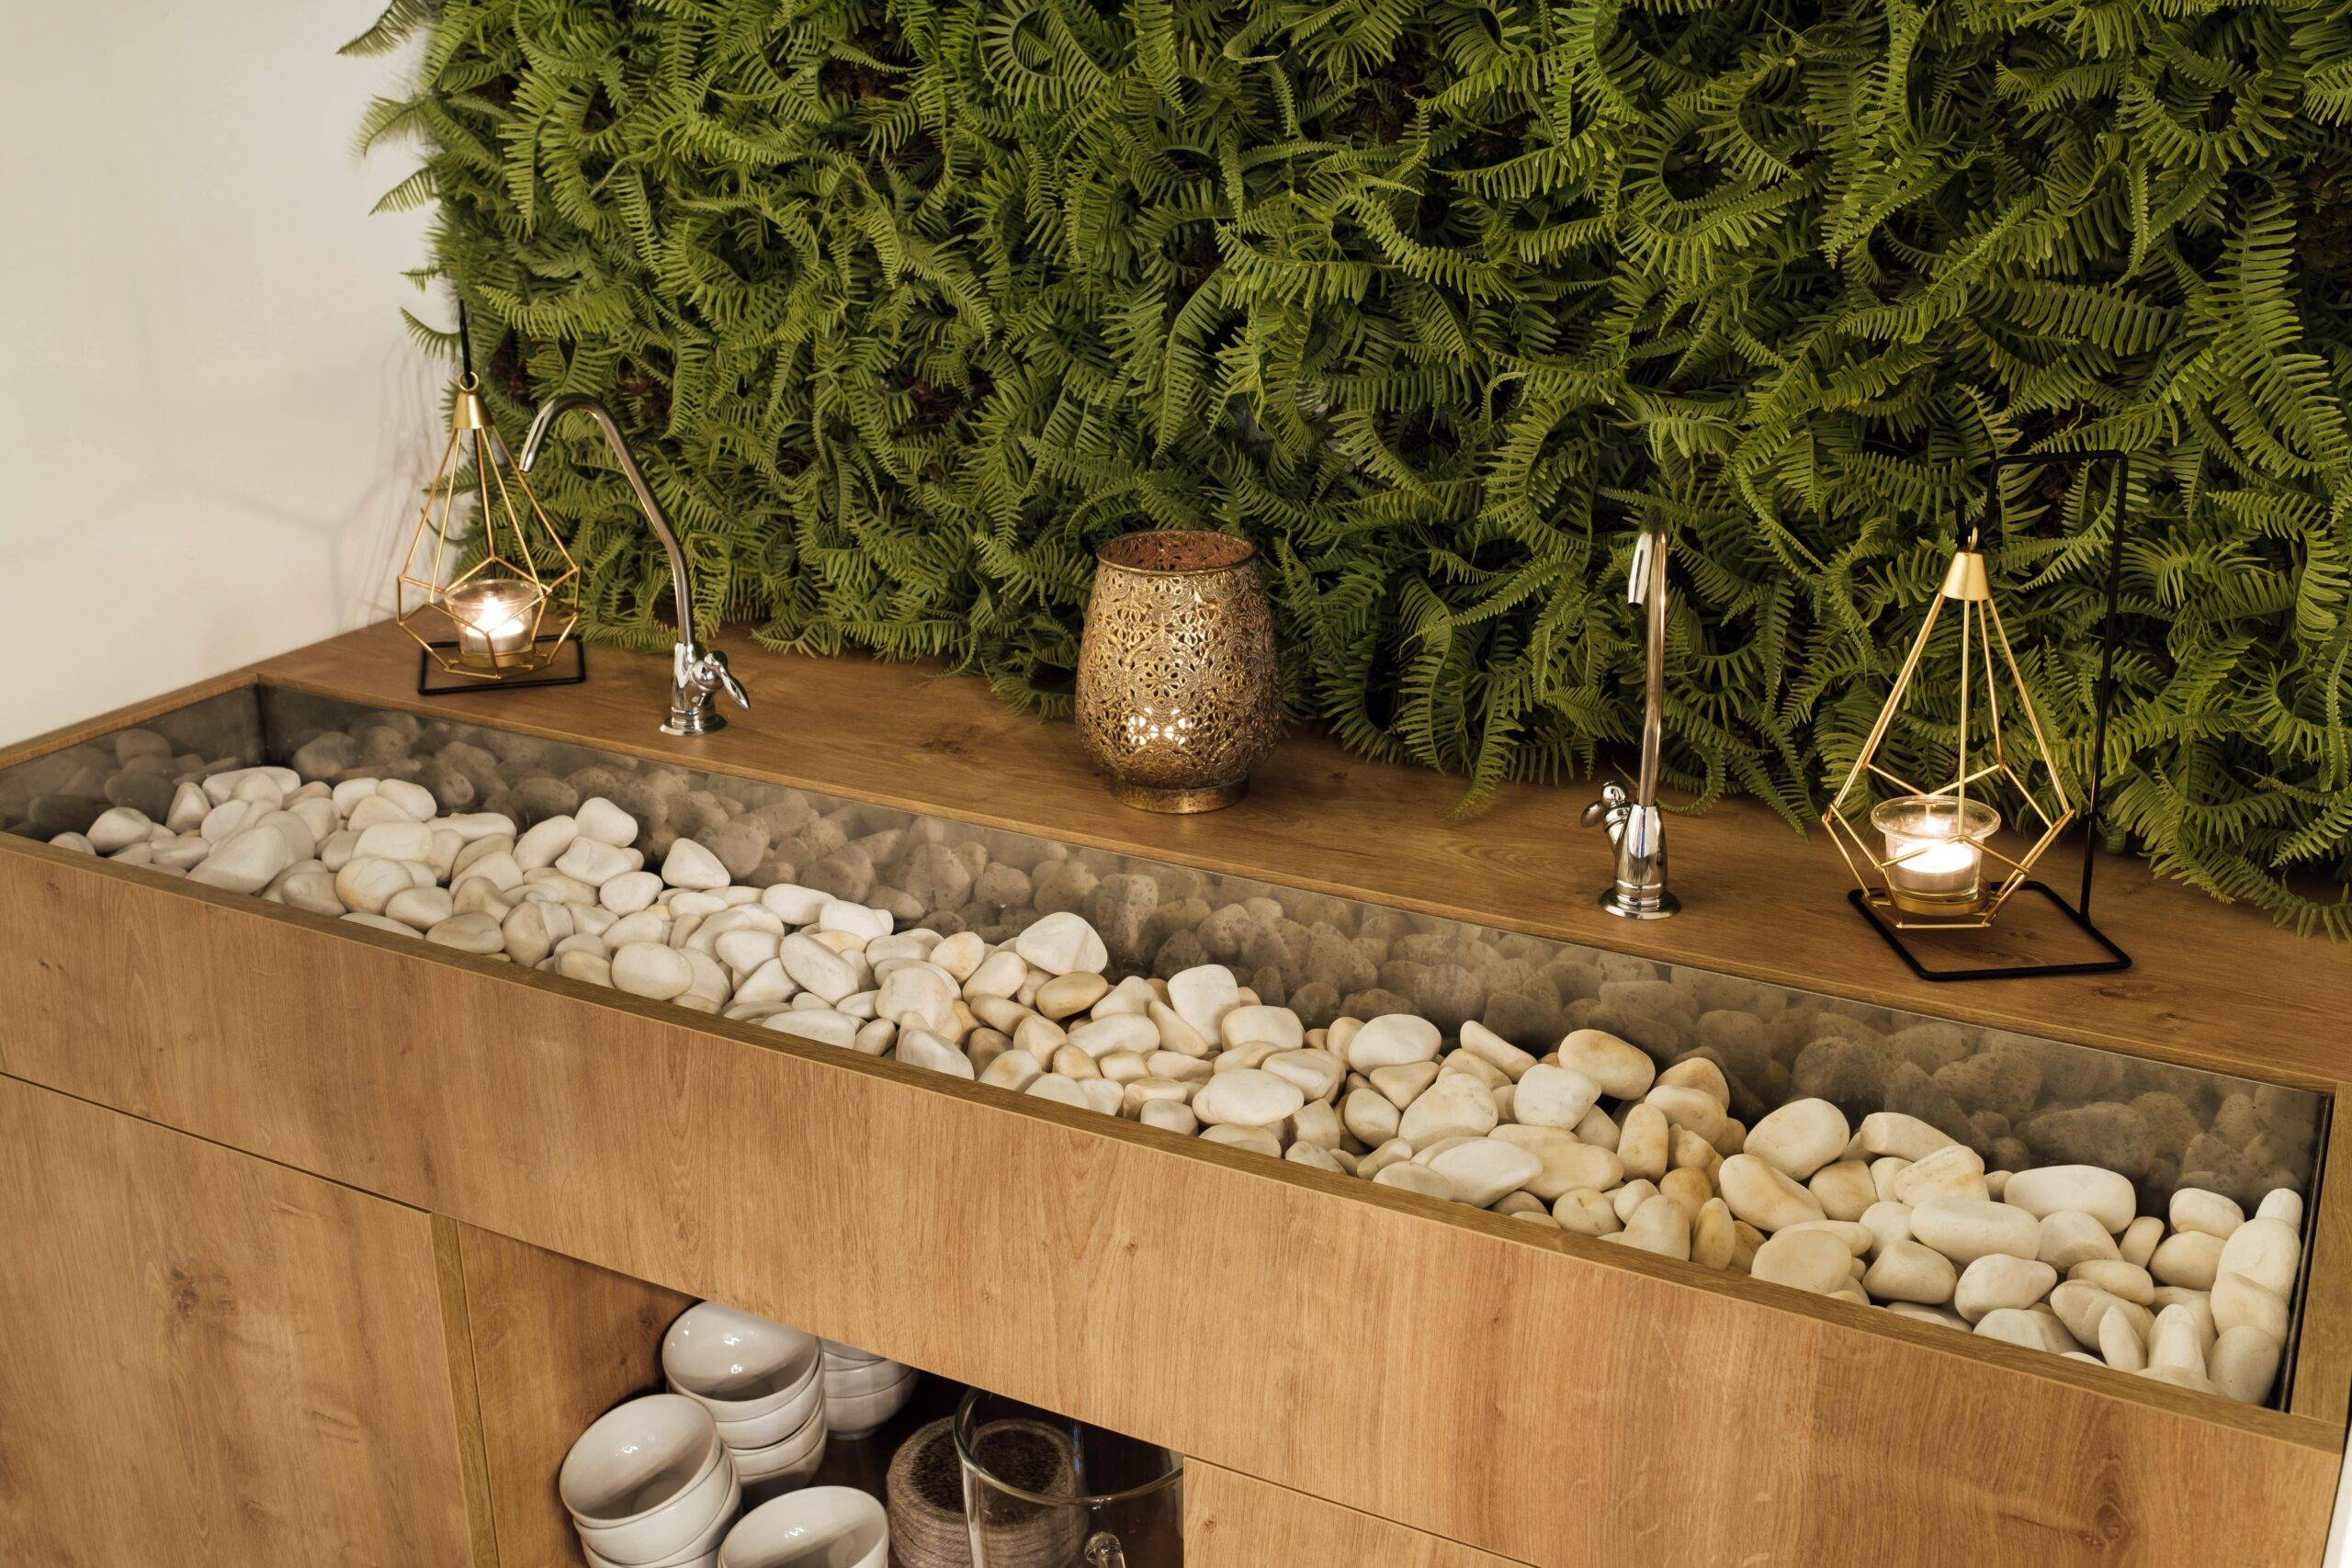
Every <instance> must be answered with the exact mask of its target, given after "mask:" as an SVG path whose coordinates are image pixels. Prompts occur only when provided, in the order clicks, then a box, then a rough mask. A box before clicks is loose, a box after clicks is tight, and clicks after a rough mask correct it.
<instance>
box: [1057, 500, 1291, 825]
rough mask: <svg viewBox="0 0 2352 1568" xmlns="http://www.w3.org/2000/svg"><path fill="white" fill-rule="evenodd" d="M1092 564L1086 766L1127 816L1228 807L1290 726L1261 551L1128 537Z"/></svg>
mask: <svg viewBox="0 0 2352 1568" xmlns="http://www.w3.org/2000/svg"><path fill="white" fill-rule="evenodd" d="M1095 560H1096V563H1097V564H1096V567H1095V571H1094V592H1093V595H1092V597H1091V599H1090V600H1089V601H1088V603H1087V607H1086V630H1085V635H1084V637H1083V638H1082V639H1081V641H1080V646H1079V654H1078V732H1079V736H1080V739H1081V740H1082V741H1083V742H1084V743H1085V746H1086V750H1087V753H1088V754H1089V755H1090V756H1091V757H1092V758H1093V759H1094V761H1096V762H1097V763H1098V764H1099V765H1101V766H1102V768H1103V770H1104V771H1105V772H1107V773H1109V774H1110V775H1111V789H1112V793H1113V794H1114V795H1116V796H1117V797H1118V798H1119V799H1120V800H1121V801H1123V802H1125V804H1127V805H1129V806H1134V807H1141V808H1142V809H1144V810H1147V811H1170V812H1184V811H1211V810H1215V809H1216V807H1220V806H1230V805H1231V804H1232V803H1233V802H1235V801H1236V800H1238V799H1240V798H1241V794H1242V791H1243V790H1244V789H1245V788H1246V787H1247V785H1248V784H1249V779H1250V770H1251V769H1253V768H1255V767H1256V766H1257V765H1258V764H1259V763H1260V762H1261V761H1264V760H1265V756H1266V753H1267V752H1268V751H1270V750H1272V749H1273V744H1274V740H1275V738H1276V737H1277V735H1278V734H1279V733H1280V729H1281V724H1282V683H1281V681H1280V679H1279V677H1278V675H1277V672H1276V666H1275V661H1274V618H1273V612H1272V607H1271V606H1270V605H1269V604H1267V601H1266V589H1265V584H1264V583H1263V582H1262V581H1260V579H1259V575H1258V555H1257V550H1256V548H1255V547H1253V546H1252V545H1251V544H1250V541H1249V540H1247V539H1243V538H1238V537H1236V536H1233V535H1230V534H1212V533H1202V532H1189V531H1170V532H1153V533H1142V534H1128V535H1125V536H1122V537H1119V538H1116V539H1114V540H1112V541H1111V542H1110V543H1109V544H1107V545H1104V546H1103V547H1102V548H1101V549H1100V550H1098V551H1096V552H1095Z"/></svg>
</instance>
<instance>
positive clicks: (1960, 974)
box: [1832, 447, 2131, 981]
mask: <svg viewBox="0 0 2352 1568" xmlns="http://www.w3.org/2000/svg"><path fill="white" fill-rule="evenodd" d="M2099 462H2112V463H2114V464H2115V465H2116V479H2115V491H2114V493H2115V521H2114V525H2113V530H2112V536H2111V537H2110V539H2109V544H2108V559H2107V608H2106V613H2105V615H2104V617H2103V619H2102V621H2101V623H2100V633H2099V644H2100V647H2099V665H2098V689H2097V691H2096V693H2095V694H2094V696H2093V699H2092V719H2091V761H2090V769H2089V773H2088V776H2087V778H2086V780H2085V781H2084V785H2083V824H2082V828H2083V874H2082V886H2081V890H2080V892H2079V893H2078V894H2077V896H2076V897H2075V902H2074V903H2072V904H2069V903H2067V902H2066V900H2065V898H2064V897H2062V896H2061V895H2060V894H2059V893H2058V891H2057V890H2056V889H2055V888H2052V886H2050V885H2049V884H2047V883H2045V882H2042V881H2041V880H2040V879H2038V878H2032V877H2024V878H2022V879H2021V880H2020V881H2019V882H2018V885H2017V886H2016V888H2015V889H2014V891H2016V892H2021V893H2032V894H2035V895H2037V896H2039V897H2041V898H2042V899H2043V900H2045V901H2046V902H2048V903H2049V904H2050V905H2051V906H2052V907H2053V908H2056V909H2057V910H2058V911H2059V912H2060V913H2061V914H2063V915H2064V916H2065V917H2066V919H2068V920H2069V921H2070V922H2071V923H2072V924H2073V925H2074V926H2075V929H2076V930H2077V931H2081V932H2082V933H2083V934H2084V935H2085V936H2086V937H2088V938H2089V939H2090V940H2091V941H2092V942H2096V943H2097V944H2098V947H2099V949H2100V950H2101V951H2102V952H2103V953H2105V954H2106V956H2105V957H2102V958H2090V959H2066V960H2059V961H2055V962H2052V963H2048V964H1997V965H1991V966H1985V967H1978V968H1944V967H1936V966H1933V965H1930V964H1927V963H1925V962H1923V961H1922V960H1921V959H1920V957H1919V954H1918V953H1917V950H1916V949H1915V948H1914V947H1913V945H1912V944H1911V942H1909V941H1908V940H1906V939H1905V935H1904V931H1905V929H1906V928H1905V922H1903V921H1902V920H1901V919H1895V918H1890V916H1889V914H1888V912H1887V910H1886V909H1884V908H1882V907H1881V901H1880V900H1878V899H1876V898H1873V897H1871V895H1870V894H1869V893H1868V892H1867V891H1865V890H1864V889H1863V888H1860V887H1857V888H1854V889H1853V890H1851V891H1849V893H1848V894H1847V895H1846V897H1847V901H1848V902H1849V903H1851V904H1852V905H1853V906H1854V908H1857V909H1859V910H1860V911H1861V913H1862V918H1863V919H1867V920H1869V921H1870V923H1871V929H1872V930H1874V931H1877V932H1878V934H1879V935H1880V936H1882V937H1883V938H1884V939H1885V940H1886V943H1887V945H1888V946H1890V947H1892V948H1894V951H1895V953H1897V954H1898V955H1899V956H1900V957H1901V958H1902V960H1903V962H1904V963H1905V964H1906V965H1908V966H1909V968H1910V970H1911V973H1912V974H1914V975H1916V976H1918V977H1919V978H1920V979H1922V980H1936V981H1957V980H2020V979H2030V978H2034V977H2038V976H2060V975H2103V974H2112V973H2114V972H2116V971H2118V970H2122V969H2129V968H2131V954H2130V953H2126V952H2125V951H2124V950H2123V949H2122V947H2121V946H2120V945H2119V944H2118V943H2117V942H2115V940H2114V939H2113V938H2111V937H2109V935H2108V934H2107V933H2106V932H2105V931H2101V930H2099V928H2098V926H2097V925H2096V924H2094V923H2093V922H2092V920H2091V879H2092V873H2093V871H2094V869H2095V868H2096V866H2097V864H2098V811H2099V789H2100V784H2101V782H2102V779H2103V775H2104V773H2105V772H2106V761H2107V728H2108V716H2109V710H2110V708H2111V707H2112V706H2113V704H2114V697H2115V653H2116V645H2117V642H2118V640H2119V639H2120V637H2121V635H2122V631H2121V626H2120V621H2121V618H2122V597H2123V536H2124V533H2125V529H2126V523H2127V519H2128V517H2129V515H2130V506H2131V457H2130V456H2129V455H2128V454H2126V453H2123V452H2119V451H2115V450H2113V449H2111V448H2104V447H2102V448H2095V449H2093V450H2089V451H2084V452H2067V453H2041V454H2013V455H2010V456H2007V457H1996V458H1994V459H1993V462H1992V465H1991V468H1990V469H1989V470H1988V472H1987V474H1986V477H1985V523H1984V525H1983V528H1982V529H1981V530H1980V533H1981V534H1983V535H1985V536H1986V537H1985V538H1984V539H1983V540H1982V545H1983V547H1984V548H1985V550H1987V551H1989V550H1990V549H1991V548H1992V547H1993V546H1994V545H1995V544H1996V543H1998V540H1999V536H2000V530H2001V528H2002V526H2003V525H2004V522H2005V518H2004V513H2003V508H2002V504H2001V470H2003V469H2004V468H2033V467H2058V468H2087V467H2088V466H2090V465H2091V464H2094V463H2099ZM1923 641H1924V637H1923ZM1882 723H1883V721H1882ZM1873 744H1875V739H1874V740H1873ZM1835 830H1836V829H1835V825H1834V824H1833V828H1832V832H1833V836H1834V834H1835ZM1841 847H1842V846H1841ZM1849 859H1850V857H1849ZM1924 929H1933V928H1932V926H1931V925H1929V926H1927V927H1925V928H1924ZM1952 929H1967V928H1964V927H1955V928H1952Z"/></svg>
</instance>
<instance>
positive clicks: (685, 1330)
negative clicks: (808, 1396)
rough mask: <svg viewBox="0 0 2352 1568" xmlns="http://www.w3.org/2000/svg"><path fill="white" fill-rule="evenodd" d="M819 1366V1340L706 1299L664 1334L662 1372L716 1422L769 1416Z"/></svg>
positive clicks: (684, 1314)
mask: <svg viewBox="0 0 2352 1568" xmlns="http://www.w3.org/2000/svg"><path fill="white" fill-rule="evenodd" d="M821 1365H823V1356H822V1352H821V1348H820V1341H819V1340H818V1338H817V1337H815V1336H814V1335H810V1334H803V1333H801V1332H800V1330H798V1329H797V1328H787V1327H786V1326H785V1325H783V1324H780V1323H770V1322H769V1321H768V1320H767V1319H766V1318H763V1317H753V1316H752V1314H750V1313H747V1312H737V1311H736V1310H735V1309H734V1308H733V1307H730V1306H721V1305H720V1304H719V1303H717V1302H704V1303H701V1304H699V1305H697V1306H692V1307H688V1308H687V1309H686V1310H685V1311H684V1313H682V1314H679V1317H678V1320H677V1321H676V1322H675V1323H673V1324H672V1325H670V1332H669V1333H667V1334H665V1335H663V1336H662V1372H663V1374H664V1375H665V1376H667V1377H668V1378H669V1380H670V1381H671V1382H673V1383H675V1384H676V1385H677V1386H678V1388H679V1390H680V1392H682V1393H688V1394H692V1395H693V1396H694V1397H695V1399H697V1400H700V1401H701V1402H702V1403H703V1404H704V1405H706V1406H707V1407H708V1409H709V1411H710V1414H711V1416H712V1417H713V1418H714V1419H716V1420H719V1421H752V1420H757V1419H758V1418H759V1417H761V1416H768V1415H773V1414H774V1413H775V1410H776V1408H777V1407H778V1406H780V1405H782V1404H786V1403H787V1402H788V1401H790V1400H791V1399H792V1398H793V1397H794V1396H795V1395H797V1393H800V1392H801V1390H802V1388H803V1387H804V1385H805V1384H806V1383H807V1382H808V1381H809V1377H810V1376H811V1375H812V1374H813V1373H814V1372H815V1371H817V1369H818V1368H819V1367H820V1366H821Z"/></svg>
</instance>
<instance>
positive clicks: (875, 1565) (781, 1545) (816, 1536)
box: [718, 1486, 890, 1568]
mask: <svg viewBox="0 0 2352 1568" xmlns="http://www.w3.org/2000/svg"><path fill="white" fill-rule="evenodd" d="M889 1555H890V1519H889V1516H888V1514H886V1513H884V1512H883V1510H882V1505H881V1504H879V1503H877V1502H876V1501H875V1500H874V1499H873V1498H871V1497H869V1496H867V1495H865V1493H863V1492H858V1491H854V1490H852V1489H851V1488H849V1487H847V1486H811V1487H809V1488H807V1489H806V1490H804V1491H799V1492H788V1493H786V1494H785V1495H783V1496H781V1497H778V1498H776V1499H775V1501H773V1502H768V1503H763V1504H761V1505H760V1506H758V1507H756V1508H754V1509H752V1511H751V1512H750V1513H748V1514H746V1515H744V1516H743V1517H742V1519H741V1521H740V1522H739V1523H738V1524H737V1525H736V1526H735V1528H734V1529H732V1530H729V1532H728V1535H727V1542H726V1544H725V1545H724V1546H722V1547H720V1548H719V1550H718V1568H883V1564H884V1563H885V1562H887V1561H888V1558H889Z"/></svg>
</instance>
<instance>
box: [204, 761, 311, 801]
mask: <svg viewBox="0 0 2352 1568" xmlns="http://www.w3.org/2000/svg"><path fill="white" fill-rule="evenodd" d="M249 779H263V780H266V781H267V782H268V783H270V784H275V785H277V793H278V795H279V797H280V798H281V799H282V798H284V797H285V796H287V795H291V794H293V793H294V792H295V791H296V790H298V789H300V788H301V787H302V778H301V775H300V774H299V773H296V772H295V771H294V770H293V769H291V768H270V767H262V768H226V769H223V770H222V771H221V772H220V773H213V774H211V775H209V777H207V778H206V779H205V781H204V793H205V794H206V795H208V796H209V797H210V798H211V800H212V803H213V804H214V805H216V806H218V805H219V804H220V802H222V801H224V800H227V799H229V798H230V797H232V795H235V794H236V793H237V789H238V786H239V785H241V784H244V783H245V782H246V781H247V780H249Z"/></svg>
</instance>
